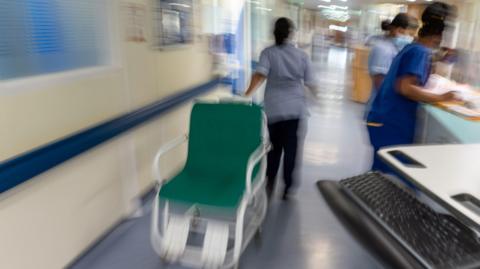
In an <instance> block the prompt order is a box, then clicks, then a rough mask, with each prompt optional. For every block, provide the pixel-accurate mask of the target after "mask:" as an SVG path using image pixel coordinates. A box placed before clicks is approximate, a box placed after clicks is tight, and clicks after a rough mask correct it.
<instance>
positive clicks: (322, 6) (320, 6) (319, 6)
mask: <svg viewBox="0 0 480 269" xmlns="http://www.w3.org/2000/svg"><path fill="white" fill-rule="evenodd" d="M318 8H328V9H334V8H333V7H332V6H325V5H318Z"/></svg>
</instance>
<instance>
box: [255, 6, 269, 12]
mask: <svg viewBox="0 0 480 269" xmlns="http://www.w3.org/2000/svg"><path fill="white" fill-rule="evenodd" d="M257 9H260V10H265V11H272V9H271V8H266V7H257Z"/></svg>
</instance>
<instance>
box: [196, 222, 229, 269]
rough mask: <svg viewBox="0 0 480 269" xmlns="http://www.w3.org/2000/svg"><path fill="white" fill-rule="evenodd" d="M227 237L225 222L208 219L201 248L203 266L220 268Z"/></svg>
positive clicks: (225, 249)
mask: <svg viewBox="0 0 480 269" xmlns="http://www.w3.org/2000/svg"><path fill="white" fill-rule="evenodd" d="M228 238H229V227H228V224H227V223H222V222H216V221H209V222H208V224H207V231H206V233H205V239H204V243H203V250H202V264H203V268H208V269H216V268H220V267H221V266H222V265H223V263H224V262H225V257H226V254H227V247H228Z"/></svg>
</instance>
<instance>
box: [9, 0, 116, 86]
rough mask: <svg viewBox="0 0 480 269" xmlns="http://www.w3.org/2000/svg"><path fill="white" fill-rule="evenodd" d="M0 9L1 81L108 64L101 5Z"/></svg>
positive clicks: (39, 3) (69, 0) (95, 1)
mask: <svg viewBox="0 0 480 269" xmlns="http://www.w3.org/2000/svg"><path fill="white" fill-rule="evenodd" d="M0 5H1V8H0V80H4V79H12V78H21V77H26V76H33V75H40V74H46V73H52V72H60V71H66V70H72V69H77V68H83V67H93V66H98V65H105V64H107V63H108V59H109V57H108V53H107V51H108V50H107V49H108V47H107V42H106V41H107V38H106V33H107V31H106V30H107V29H106V28H107V20H106V14H107V12H106V11H107V9H106V6H105V5H106V3H105V1H104V0H81V1H79V0H15V1H11V0H0Z"/></svg>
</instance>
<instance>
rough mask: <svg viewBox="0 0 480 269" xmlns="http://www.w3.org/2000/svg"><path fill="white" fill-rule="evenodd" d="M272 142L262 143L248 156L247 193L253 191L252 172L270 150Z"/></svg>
mask: <svg viewBox="0 0 480 269" xmlns="http://www.w3.org/2000/svg"><path fill="white" fill-rule="evenodd" d="M270 149H271V144H270V143H262V144H261V145H260V146H259V147H258V148H257V149H256V150H255V151H254V152H253V153H252V154H251V155H250V157H249V158H248V163H247V175H246V179H245V180H246V182H245V187H246V189H247V190H246V191H247V194H250V193H251V192H252V173H253V169H254V168H255V166H256V165H257V164H258V162H260V160H262V158H263V157H264V156H265V155H266V154H267V153H268V152H269V151H270Z"/></svg>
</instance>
